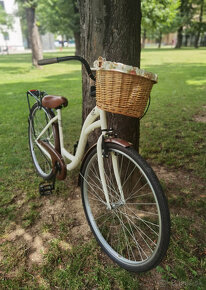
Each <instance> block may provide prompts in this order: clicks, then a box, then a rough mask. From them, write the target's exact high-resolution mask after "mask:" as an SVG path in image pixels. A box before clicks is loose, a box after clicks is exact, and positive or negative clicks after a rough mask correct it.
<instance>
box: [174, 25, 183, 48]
mask: <svg viewBox="0 0 206 290" xmlns="http://www.w3.org/2000/svg"><path fill="white" fill-rule="evenodd" d="M182 31H183V27H182V26H181V27H180V28H179V29H178V30H177V43H176V46H175V48H181V47H182Z"/></svg>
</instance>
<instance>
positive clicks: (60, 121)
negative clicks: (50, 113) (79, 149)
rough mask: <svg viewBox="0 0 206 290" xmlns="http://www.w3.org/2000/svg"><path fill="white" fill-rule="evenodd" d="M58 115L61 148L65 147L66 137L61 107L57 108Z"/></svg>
mask: <svg viewBox="0 0 206 290" xmlns="http://www.w3.org/2000/svg"><path fill="white" fill-rule="evenodd" d="M57 117H58V127H59V140H60V148H61V149H62V148H64V137H63V129H62V114H61V109H58V110H57Z"/></svg>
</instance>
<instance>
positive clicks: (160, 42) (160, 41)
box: [158, 32, 162, 48]
mask: <svg viewBox="0 0 206 290" xmlns="http://www.w3.org/2000/svg"><path fill="white" fill-rule="evenodd" d="M161 44H162V32H160V33H159V37H158V48H161Z"/></svg>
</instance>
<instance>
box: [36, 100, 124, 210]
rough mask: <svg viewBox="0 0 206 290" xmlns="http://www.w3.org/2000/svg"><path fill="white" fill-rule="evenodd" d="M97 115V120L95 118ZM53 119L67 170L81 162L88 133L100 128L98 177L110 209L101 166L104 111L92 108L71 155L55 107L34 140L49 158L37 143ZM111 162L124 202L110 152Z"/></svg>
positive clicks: (116, 164)
mask: <svg viewBox="0 0 206 290" xmlns="http://www.w3.org/2000/svg"><path fill="white" fill-rule="evenodd" d="M98 117H99V120H97V118H98ZM55 121H58V127H59V139H60V148H61V155H62V157H63V158H64V160H65V162H66V160H68V161H70V162H69V163H67V162H66V167H67V170H68V171H70V170H72V169H74V168H76V167H77V166H78V165H79V163H80V162H81V160H82V158H83V155H84V150H85V146H86V143H87V139H88V136H89V134H90V133H91V132H92V131H94V130H95V129H96V128H101V130H102V134H101V135H100V136H99V138H98V141H97V159H98V166H99V172H100V178H101V182H102V188H103V191H104V195H105V199H106V202H107V208H108V209H111V205H110V201H109V193H108V189H107V185H106V179H105V171H104V166H103V156H102V136H103V135H105V134H106V130H107V119H106V112H105V111H103V110H101V109H99V108H98V107H97V106H96V107H94V108H93V110H92V111H91V112H90V114H89V115H88V116H87V118H86V120H85V122H84V124H83V127H82V130H81V134H80V138H79V143H78V146H77V150H76V154H75V155H73V154H71V153H69V152H68V151H67V150H66V149H65V147H64V138H63V130H62V117H61V110H60V109H57V115H56V116H55V117H53V118H52V119H51V120H50V121H49V123H48V124H47V125H46V126H45V128H44V129H43V130H42V131H41V133H40V134H39V136H38V137H37V138H36V140H35V142H36V144H37V146H39V148H40V149H41V150H42V151H43V152H44V154H45V155H46V156H47V157H48V158H49V159H51V156H50V154H49V153H48V152H47V151H46V149H45V148H44V147H43V146H41V144H39V142H38V140H39V139H40V138H41V137H42V136H43V135H44V133H45V132H46V130H47V129H48V128H49V127H50V126H51V125H52V124H53V123H54V122H55ZM112 164H113V170H114V175H115V178H116V181H117V185H118V189H119V192H120V196H121V199H122V202H123V203H124V202H125V200H124V195H123V190H122V186H121V182H120V177H119V170H118V162H117V157H116V156H115V154H114V153H112Z"/></svg>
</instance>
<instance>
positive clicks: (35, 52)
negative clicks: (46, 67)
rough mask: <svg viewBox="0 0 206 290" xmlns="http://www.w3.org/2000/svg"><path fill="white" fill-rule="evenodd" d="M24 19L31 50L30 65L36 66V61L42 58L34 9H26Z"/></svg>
mask: <svg viewBox="0 0 206 290" xmlns="http://www.w3.org/2000/svg"><path fill="white" fill-rule="evenodd" d="M26 19H27V25H28V32H29V40H30V44H31V50H32V64H33V65H34V66H36V67H37V66H38V60H39V59H42V58H43V54H42V46H41V40H40V36H39V31H38V27H37V25H36V19H35V8H33V7H30V8H26Z"/></svg>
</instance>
